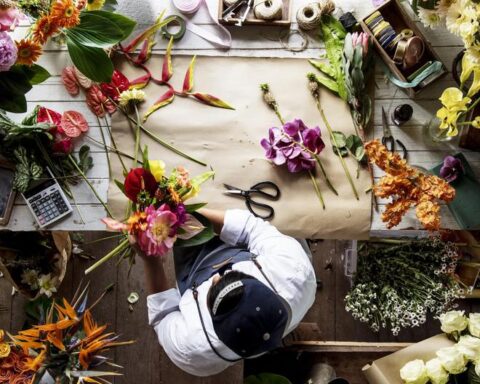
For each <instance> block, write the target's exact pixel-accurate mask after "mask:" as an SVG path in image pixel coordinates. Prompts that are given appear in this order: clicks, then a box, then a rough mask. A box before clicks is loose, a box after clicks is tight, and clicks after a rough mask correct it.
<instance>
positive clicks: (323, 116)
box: [316, 99, 360, 200]
mask: <svg viewBox="0 0 480 384" xmlns="http://www.w3.org/2000/svg"><path fill="white" fill-rule="evenodd" d="M316 103H317V109H318V111H319V112H320V116H321V117H322V120H323V122H324V124H325V126H326V127H327V130H328V133H329V135H330V140H331V141H332V142H333V144H334V145H335V147H336V148H339V146H338V143H337V139H336V138H335V135H334V134H333V130H332V127H331V126H330V123H329V122H328V120H327V116H326V115H325V112H324V111H323V108H322V106H321V105H320V100H318V99H317V100H316ZM338 158H339V159H340V162H341V163H342V167H343V170H344V171H345V175H346V176H347V179H348V182H349V183H350V186H351V187H352V191H353V194H354V195H355V197H356V199H357V200H360V198H359V196H358V191H357V188H355V184H354V182H353V179H352V175H351V174H350V171H349V170H348V167H347V164H346V163H345V159H344V158H343V156H342V155H341V154H340V153H339V154H338Z"/></svg>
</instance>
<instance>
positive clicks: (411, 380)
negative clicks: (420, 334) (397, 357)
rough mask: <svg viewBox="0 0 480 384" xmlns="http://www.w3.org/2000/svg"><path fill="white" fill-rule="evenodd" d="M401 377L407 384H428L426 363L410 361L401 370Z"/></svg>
mask: <svg viewBox="0 0 480 384" xmlns="http://www.w3.org/2000/svg"><path fill="white" fill-rule="evenodd" d="M400 377H401V378H402V380H403V381H404V382H405V383H406V384H427V383H428V376H427V370H426V368H425V363H424V362H423V361H422V360H413V361H410V362H409V363H407V364H405V365H404V366H403V368H402V369H400Z"/></svg>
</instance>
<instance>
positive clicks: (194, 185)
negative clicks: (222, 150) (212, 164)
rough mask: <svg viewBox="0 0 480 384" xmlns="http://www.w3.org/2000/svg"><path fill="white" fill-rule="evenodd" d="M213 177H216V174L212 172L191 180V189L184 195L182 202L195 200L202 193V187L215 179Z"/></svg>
mask: <svg viewBox="0 0 480 384" xmlns="http://www.w3.org/2000/svg"><path fill="white" fill-rule="evenodd" d="M213 176H215V172H214V171H210V172H205V173H202V174H201V175H199V176H197V177H195V178H193V179H192V180H191V187H190V188H189V189H188V190H187V191H186V192H185V193H182V200H183V201H185V200H188V199H193V198H194V197H195V196H197V195H198V194H199V192H200V185H202V184H203V183H205V182H206V181H207V180H209V179H211V178H213Z"/></svg>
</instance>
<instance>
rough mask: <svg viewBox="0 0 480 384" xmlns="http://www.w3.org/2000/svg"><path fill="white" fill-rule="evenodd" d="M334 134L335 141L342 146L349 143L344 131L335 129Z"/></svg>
mask: <svg viewBox="0 0 480 384" xmlns="http://www.w3.org/2000/svg"><path fill="white" fill-rule="evenodd" d="M332 135H333V136H334V137H335V142H336V143H337V146H338V147H340V148H344V147H346V145H347V138H346V136H345V134H344V133H343V132H340V131H333V132H332Z"/></svg>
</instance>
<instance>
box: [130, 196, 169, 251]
mask: <svg viewBox="0 0 480 384" xmlns="http://www.w3.org/2000/svg"><path fill="white" fill-rule="evenodd" d="M145 212H146V213H147V230H146V231H144V232H140V233H139V234H138V239H137V241H138V245H139V247H140V249H141V250H142V251H143V252H145V254H146V255H147V256H163V255H165V254H166V253H167V252H168V251H170V250H171V249H172V248H173V245H174V243H175V240H176V239H177V236H176V231H175V229H174V226H175V224H176V223H177V215H175V213H173V212H172V211H171V210H170V207H169V206H168V205H167V204H163V205H162V206H161V207H160V208H158V209H155V207H154V206H153V205H151V206H149V207H148V208H147V209H146V211H145Z"/></svg>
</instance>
